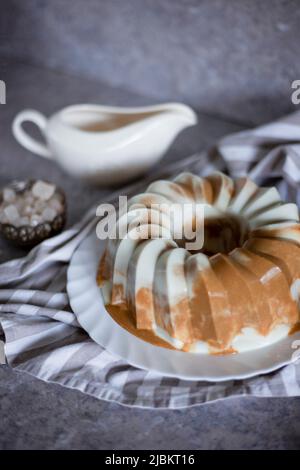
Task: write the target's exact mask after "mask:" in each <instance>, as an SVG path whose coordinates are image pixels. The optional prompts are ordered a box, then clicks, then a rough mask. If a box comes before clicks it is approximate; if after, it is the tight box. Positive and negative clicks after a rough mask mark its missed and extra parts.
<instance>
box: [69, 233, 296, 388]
mask: <svg viewBox="0 0 300 470" xmlns="http://www.w3.org/2000/svg"><path fill="white" fill-rule="evenodd" d="M101 242H102V245H101ZM96 243H97V244H99V245H98V246H99V253H97V262H95V253H94V252H92V249H93V248H90V247H89V244H91V246H92V247H93V246H94V245H95V247H96ZM100 248H101V249H103V248H104V241H103V240H99V239H97V237H96V233H95V231H94V230H92V232H91V233H90V234H89V235H87V237H86V238H85V239H84V240H82V241H81V243H80V244H79V245H78V246H77V247H76V249H75V250H74V252H73V254H72V257H71V259H70V263H69V266H68V269H67V286H66V289H67V294H68V297H69V303H70V306H71V308H72V311H73V312H74V314H75V316H76V318H77V321H78V323H79V324H80V326H81V327H82V328H83V329H84V330H85V331H86V332H87V333H88V335H89V336H90V337H91V338H92V339H93V340H94V341H95V342H96V343H97V344H99V345H100V346H101V347H103V348H104V349H106V350H107V351H108V352H109V353H111V354H113V355H115V356H117V357H119V358H120V359H123V360H125V361H126V362H127V363H128V364H129V365H131V366H133V367H136V368H139V369H144V370H148V371H153V372H156V373H158V374H160V375H162V376H166V377H175V378H177V379H181V380H197V381H205V382H224V381H230V380H244V379H249V378H253V377H256V376H258V375H264V374H269V373H271V372H274V371H276V370H279V369H281V368H282V367H284V366H287V365H289V364H292V363H293V359H292V355H293V349H292V345H291V344H292V342H293V341H294V340H297V339H300V332H297V333H295V334H294V335H292V336H289V337H287V338H284V339H282V340H280V341H278V342H276V343H273V344H272V345H269V346H265V347H262V348H260V349H257V350H255V351H247V352H241V353H238V354H236V355H233V356H209V355H205V354H201V353H186V352H181V351H173V350H171V349H166V348H162V347H160V346H155V345H152V344H150V343H147V342H145V341H144V340H142V339H140V338H138V337H136V336H134V335H132V334H131V333H130V332H128V331H127V330H125V329H123V328H122V327H121V326H120V325H119V324H118V323H117V322H116V321H115V320H114V319H113V318H112V317H111V316H110V315H109V313H108V312H107V311H106V309H105V307H104V304H103V301H102V306H101V299H102V295H101V293H100V289H99V286H98V285H97V282H96V272H95V271H94V274H95V275H94V276H92V273H91V272H90V271H89V272H87V268H88V266H90V268H91V266H92V265H94V269H95V266H96V267H97V265H98V263H99V259H100V256H101V249H100ZM97 249H98V248H97ZM84 253H86V254H88V255H89V256H90V258H88V257H87V258H85V261H82V260H81V259H80V258H81V256H82V257H83V254H84ZM98 255H99V256H98ZM85 270H86V271H85ZM78 272H79V274H80V275H81V276H82V277H81V278H80V277H79V279H81V280H83V275H84V274H86V275H87V279H89V278H90V280H91V281H92V279H93V278H94V284H93V283H92V284H91V285H90V286H89V287H88V286H87V290H85V292H84V294H82V296H83V295H87V298H88V299H89V300H90V301H92V302H93V303H94V304H95V302H96V299H95V296H96V289H97V290H98V292H99V295H98V296H97V297H99V298H100V301H99V311H98V309H97V312H98V313H97V315H98V314H99V313H100V311H101V307H103V309H104V311H105V312H106V315H107V316H105V315H104V317H103V318H102V320H103V319H104V318H106V320H107V321H106V323H107V325H106V330H107V329H109V328H110V326H111V327H112V328H113V329H112V330H111V331H110V334H111V335H116V334H117V335H118V337H119V338H120V339H121V338H122V337H123V341H125V343H126V342H127V345H126V344H125V343H124V344H125V350H124V348H123V350H124V351H125V352H126V354H125V353H124V354H122V351H121V352H120V350H119V351H117V350H116V347H115V343H116V341H115V343H114V342H113V341H112V340H109V339H107V340H106V341H105V339H104V340H103V337H102V339H101V341H99V336H98V334H97V331H99V327H98V326H97V327H95V328H93V327H91V324H92V323H93V324H94V323H95V322H94V320H96V322H97V320H98V322H99V318H100V316H99V317H97V319H96V318H95V317H93V315H94V313H93V310H92V309H91V308H90V309H89V308H88V309H86V308H85V307H81V308H79V305H78V297H79V298H80V294H79V295H78V294H76V293H75V292H76V289H77V287H76V282H78ZM84 279H86V278H84ZM93 291H94V294H93ZM94 307H96V305H94ZM105 312H104V313H105ZM88 316H89V317H88ZM92 317H93V318H92ZM109 319H110V320H109ZM102 323H103V322H102ZM109 324H110V325H109ZM98 325H100V322H99V323H98ZM102 326H104V323H103V325H102ZM96 329H97V330H96ZM111 339H112V336H111ZM288 340H290V343H291V344H290V358H289V359H288V358H282V359H281V360H280V359H279V358H277V356H276V355H274V364H273V365H270V366H268V367H263V368H260V367H257V368H255V367H254V369H253V368H252V369H249V370H247V371H245V372H244V373H243V372H238V373H226V371H224V373H223V375H222V374H220V373H219V374H218V375H214V374H213V373H212V374H211V375H207V374H204V375H203V374H195V375H194V374H191V373H187V372H184V371H178V370H177V371H175V370H174V360H175V357H176V355H179V356H178V357H179V358H180V355H184V356H182V358H181V359H182V361H183V362H188V361H186V359H183V358H184V357H185V358H187V357H188V356H189V355H191V356H192V357H193V360H192V359H191V363H192V362H193V361H194V358H195V357H199V360H201V359H202V360H203V359H204V360H206V361H209V362H215V363H216V364H217V363H219V365H220V362H221V361H222V360H223V362H225V364H226V363H228V364H229V365H230V363H232V364H233V365H234V363H237V364H238V363H239V361H237V360H236V358H241V359H243V357H247V356H249V355H255V356H256V355H257V354H258V355H259V356H261V354H259V353H261V352H262V351H263V350H265V351H266V350H267V349H269V348H271V350H273V352H275V351H274V347H275V345H276V346H277V347H278V346H279V345H280V344H281V343H282V344H283V343H286V342H287V341H288ZM121 341H122V339H121ZM103 343H104V344H103ZM126 348H127V349H126ZM134 348H137V349H139V348H140V352H141V351H142V350H143V356H142V357H145V356H144V355H145V352H146V354H147V353H148V354H151V355H153V354H154V355H155V356H157V357H158V356H161V359H162V361H161V362H162V363H163V360H166V359H167V360H168V359H169V364H165V366H166V365H167V368H166V367H165V366H163V367H160V368H157V367H149V362H148V364H145V363H144V362H143V361H139V360H135V359H132V354H134V353H133V352H132V351H133V349H134ZM276 349H277V348H276ZM129 351H131V353H130V354H129ZM136 353H138V351H136ZM186 355H188V356H186ZM148 359H149V358H148ZM180 362H181V361H180ZM242 362H243V361H242ZM172 363H173V366H171V365H172ZM228 364H227V365H228ZM176 365H178V363H177V364H176ZM200 365H201V364H200ZM244 365H245V364H244Z"/></svg>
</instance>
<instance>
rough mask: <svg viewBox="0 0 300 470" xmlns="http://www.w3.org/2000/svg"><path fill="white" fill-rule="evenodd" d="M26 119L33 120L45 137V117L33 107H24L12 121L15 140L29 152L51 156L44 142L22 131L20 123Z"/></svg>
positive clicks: (46, 156)
mask: <svg viewBox="0 0 300 470" xmlns="http://www.w3.org/2000/svg"><path fill="white" fill-rule="evenodd" d="M26 121H28V122H33V123H34V124H35V125H36V126H37V127H38V128H39V130H40V132H41V134H42V135H43V137H45V129H46V125H47V119H46V117H45V116H44V115H43V114H41V113H39V112H38V111H35V110H33V109H25V110H24V111H21V112H20V113H19V114H17V116H16V117H15V118H14V120H13V123H12V132H13V135H14V136H15V138H16V140H17V141H18V142H19V144H21V145H22V146H23V147H25V148H26V149H27V150H29V151H30V152H33V153H35V154H37V155H40V156H41V157H45V158H51V152H50V150H49V149H48V147H47V146H46V144H43V143H42V142H39V141H38V140H35V139H34V138H33V137H31V136H30V135H29V134H27V133H26V132H25V131H24V129H23V126H22V124H23V122H26Z"/></svg>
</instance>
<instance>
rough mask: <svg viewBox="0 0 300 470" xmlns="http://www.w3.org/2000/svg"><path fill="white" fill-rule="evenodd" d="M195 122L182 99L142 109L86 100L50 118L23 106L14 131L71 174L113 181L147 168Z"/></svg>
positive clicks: (26, 144) (107, 182)
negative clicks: (38, 136) (33, 132)
mask: <svg viewBox="0 0 300 470" xmlns="http://www.w3.org/2000/svg"><path fill="white" fill-rule="evenodd" d="M25 121H31V122H33V123H34V124H36V125H37V126H38V127H39V129H40V131H41V133H42V134H43V136H44V137H45V140H46V144H43V143H41V142H38V141H37V140H35V139H33V137H31V136H30V135H28V134H27V133H26V132H25V130H24V129H23V127H22V124H23V122H25ZM196 123H197V116H196V114H195V112H194V111H193V110H192V109H191V108H190V107H188V106H186V105H183V104H180V103H166V104H161V105H155V106H147V107H141V108H117V107H111V106H100V105H99V106H98V105H90V104H81V105H75V106H69V107H67V108H64V109H62V110H61V111H59V112H57V113H56V114H54V115H53V116H52V117H50V118H49V119H47V118H46V117H45V116H43V115H42V114H41V113H39V112H38V111H34V110H24V111H22V112H20V113H19V114H18V115H17V116H16V117H15V119H14V122H13V126H12V129H13V134H14V136H15V138H16V139H17V140H18V142H19V143H20V144H21V145H23V146H24V147H25V148H26V149H28V150H30V151H31V152H33V153H35V154H37V155H40V156H41V157H45V158H53V159H54V160H56V161H57V162H58V163H60V165H61V166H62V167H63V168H64V169H65V170H66V171H67V172H68V173H70V174H71V175H74V176H77V177H80V178H83V179H85V180H88V181H90V182H94V183H98V184H102V185H110V184H116V183H121V182H124V181H126V180H129V179H131V178H133V177H136V176H138V175H140V174H142V173H144V172H145V171H147V170H148V169H149V168H150V167H151V166H152V165H153V164H154V163H156V162H157V161H158V160H159V159H160V158H161V157H162V156H163V154H164V153H165V152H166V150H167V149H168V147H169V146H170V144H171V143H172V141H173V140H174V138H175V137H176V135H177V134H178V133H179V132H180V131H181V130H183V129H184V128H185V127H189V126H192V125H194V124H196Z"/></svg>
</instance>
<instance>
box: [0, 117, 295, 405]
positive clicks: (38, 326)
mask: <svg viewBox="0 0 300 470" xmlns="http://www.w3.org/2000/svg"><path fill="white" fill-rule="evenodd" d="M216 168H217V169H222V170H225V171H227V172H228V173H229V174H230V175H232V176H234V177H237V176H241V175H244V174H249V175H250V177H251V178H253V179H254V180H256V181H257V182H258V183H259V184H272V185H273V184H276V186H277V187H278V189H279V191H280V192H281V195H282V196H283V198H285V199H287V200H292V201H297V203H298V205H300V113H299V112H297V113H294V114H293V115H290V116H288V117H286V118H284V119H282V120H279V121H277V122H275V123H272V124H269V125H266V126H262V127H259V128H257V129H255V130H251V131H246V132H241V133H238V134H234V135H231V136H228V137H226V138H224V139H222V140H221V141H220V142H219V144H218V145H216V146H215V147H214V148H212V149H211V150H210V151H209V152H206V153H202V154H198V155H193V156H192V157H190V158H187V159H185V160H183V161H181V162H180V163H176V164H173V165H171V166H170V165H169V166H167V167H164V168H160V170H159V172H157V173H156V174H154V175H152V178H151V179H155V178H157V177H168V176H170V175H172V174H174V173H178V172H179V171H182V170H183V169H184V170H189V171H193V172H195V173H198V174H207V173H209V172H211V171H212V170H215V169H216ZM148 182H149V181H146V180H144V181H142V182H140V183H139V184H135V185H132V186H128V187H127V188H125V190H123V191H122V193H123V194H128V195H129V194H134V193H135V192H138V191H140V190H141V189H143V188H144V187H145V185H146V184H147V183H148ZM117 196H118V194H113V195H112V197H111V201H114V200H115V199H116V197H117ZM95 223H96V221H95V208H92V209H91V211H90V212H89V213H88V214H87V215H86V216H85V217H84V219H83V220H82V221H81V222H80V223H79V224H77V225H76V226H75V227H73V228H72V229H70V230H67V231H65V232H64V233H62V234H61V235H59V236H57V237H55V238H52V239H50V240H47V241H45V242H44V243H42V244H41V245H39V246H38V247H36V248H35V249H33V250H32V251H31V252H30V253H29V255H28V256H27V257H26V258H23V259H19V260H13V261H10V262H8V263H5V264H2V265H0V287H1V289H0V322H1V326H2V328H3V332H4V334H5V354H6V359H7V362H8V364H9V365H10V366H11V367H13V368H15V369H18V370H20V371H24V372H28V373H30V374H33V375H34V376H36V377H38V378H40V379H42V380H45V381H51V382H56V383H58V384H61V385H64V386H66V387H70V388H76V389H78V390H81V391H82V392H84V393H87V394H90V395H93V396H95V397H97V398H101V399H104V400H112V401H116V402H119V403H122V404H124V405H130V406H140V407H151V408H152V407H153V408H181V407H186V406H191V405H196V404H200V403H204V402H208V401H212V400H217V399H221V398H226V397H232V396H240V395H253V396H265V397H266V396H299V395H300V363H299V362H298V364H293V365H289V366H287V367H285V368H283V369H281V370H279V371H276V372H274V373H271V374H269V375H266V376H259V377H256V378H252V379H247V380H244V381H228V382H222V383H215V384H214V383H206V382H199V381H183V380H177V379H174V378H167V377H162V376H160V375H158V374H156V373H154V372H151V371H144V370H140V369H136V368H134V367H131V366H130V365H128V364H127V363H126V362H124V361H123V360H120V359H119V358H117V357H114V356H113V355H112V354H110V353H109V352H107V351H106V350H104V349H103V348H102V347H101V346H99V345H97V344H95V343H94V342H93V341H92V340H91V339H90V338H89V337H88V335H87V334H86V333H85V332H84V331H83V330H82V329H81V328H80V327H79V326H78V323H77V320H76V318H75V316H74V314H73V312H72V311H71V308H70V306H69V303H68V297H67V294H66V271H67V267H68V262H69V260H70V258H71V256H72V253H73V252H74V250H75V249H76V247H77V246H78V244H79V243H80V242H81V241H82V240H83V239H84V238H85V237H86V235H87V234H88V233H89V231H90V230H93V229H94V226H95ZM0 336H1V334H0ZM0 346H1V345H0Z"/></svg>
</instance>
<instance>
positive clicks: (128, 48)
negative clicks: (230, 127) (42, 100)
mask: <svg viewBox="0 0 300 470" xmlns="http://www.w3.org/2000/svg"><path fill="white" fill-rule="evenodd" d="M299 6H300V3H299V0H264V1H263V2H262V1H260V0H243V1H240V0H230V1H226V0H142V1H141V0H84V1H83V0H51V2H50V1H47V0H28V1H22V0H1V15H0V29H1V44H0V56H1V55H2V56H3V57H4V58H5V57H9V58H12V57H13V58H15V59H16V60H20V61H26V62H30V63H32V64H35V65H40V66H43V67H51V68H53V69H56V70H63V71H68V72H69V73H72V74H75V75H77V76H79V77H83V78H84V77H91V78H94V79H96V80H101V81H103V82H108V83H110V84H112V85H115V86H117V87H121V88H125V89H127V90H131V91H134V92H138V93H141V94H142V95H145V96H150V97H152V98H154V99H158V98H159V99H163V100H164V99H173V100H182V101H185V102H187V103H190V104H192V105H193V106H195V107H196V108H198V109H201V110H206V111H208V112H210V113H212V112H213V113H216V114H219V115H223V116H226V117H227V118H231V119H232V118H233V119H237V120H240V121H242V122H244V123H248V122H250V123H251V122H253V123H258V122H263V121H266V120H268V119H272V118H273V117H274V116H279V115H281V114H283V113H286V112H287V111H288V110H290V109H292V108H293V105H292V104H291V101H290V95H291V82H292V81H293V80H295V79H297V78H298V79H299V78H300V62H299V40H300V28H299V21H300V8H299ZM82 86H83V87H84V86H85V85H84V80H83V81H82Z"/></svg>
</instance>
